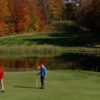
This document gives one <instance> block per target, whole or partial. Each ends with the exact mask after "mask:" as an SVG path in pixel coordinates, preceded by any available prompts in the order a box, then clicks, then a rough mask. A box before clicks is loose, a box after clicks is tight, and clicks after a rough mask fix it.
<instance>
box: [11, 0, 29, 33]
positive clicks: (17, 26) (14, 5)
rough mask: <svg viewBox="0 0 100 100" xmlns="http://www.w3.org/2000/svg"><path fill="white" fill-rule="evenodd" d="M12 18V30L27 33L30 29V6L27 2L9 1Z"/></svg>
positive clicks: (19, 0)
mask: <svg viewBox="0 0 100 100" xmlns="http://www.w3.org/2000/svg"><path fill="white" fill-rule="evenodd" d="M9 6H10V11H11V17H12V19H11V20H12V28H11V29H12V30H13V31H15V32H25V31H27V29H28V26H29V22H30V17H29V9H28V4H27V2H26V1H25V0H9Z"/></svg>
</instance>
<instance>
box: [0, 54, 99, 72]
mask: <svg viewBox="0 0 100 100" xmlns="http://www.w3.org/2000/svg"><path fill="white" fill-rule="evenodd" d="M41 63H43V64H44V65H45V66H46V67H47V69H77V70H90V71H100V57H99V56H94V55H84V54H70V53H69V54H63V55H61V56H57V57H26V58H15V59H14V58H9V59H8V58H2V59H0V65H1V66H2V67H3V69H4V70H6V71H21V70H23V71H25V70H35V69H36V66H37V65H38V64H41Z"/></svg>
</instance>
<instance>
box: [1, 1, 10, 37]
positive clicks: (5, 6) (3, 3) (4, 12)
mask: <svg viewBox="0 0 100 100" xmlns="http://www.w3.org/2000/svg"><path fill="white" fill-rule="evenodd" d="M7 16H9V13H8V0H0V36H2V35H4V34H5V27H6V22H5V20H6V18H7Z"/></svg>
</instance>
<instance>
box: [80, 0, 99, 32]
mask: <svg viewBox="0 0 100 100" xmlns="http://www.w3.org/2000/svg"><path fill="white" fill-rule="evenodd" d="M78 22H79V23H80V24H81V25H83V26H85V27H87V28H89V29H91V30H92V31H100V29H99V28H100V0H87V1H85V2H84V3H83V4H82V6H81V9H80V12H79V16H78Z"/></svg>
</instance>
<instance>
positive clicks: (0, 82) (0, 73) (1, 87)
mask: <svg viewBox="0 0 100 100" xmlns="http://www.w3.org/2000/svg"><path fill="white" fill-rule="evenodd" d="M3 77H4V71H3V70H1V69H0V90H1V92H4V85H3Z"/></svg>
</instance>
